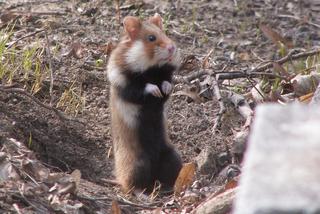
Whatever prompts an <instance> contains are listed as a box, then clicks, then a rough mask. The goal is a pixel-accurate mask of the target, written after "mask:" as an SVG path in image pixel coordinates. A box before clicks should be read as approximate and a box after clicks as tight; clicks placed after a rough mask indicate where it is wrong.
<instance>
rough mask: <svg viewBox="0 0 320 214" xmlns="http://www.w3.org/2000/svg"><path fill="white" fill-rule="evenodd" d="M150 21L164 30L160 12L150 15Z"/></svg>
mask: <svg viewBox="0 0 320 214" xmlns="http://www.w3.org/2000/svg"><path fill="white" fill-rule="evenodd" d="M149 22H151V23H152V24H154V25H156V26H157V27H158V28H160V30H162V18H161V16H160V15H159V14H158V13H156V14H154V16H152V17H150V18H149Z"/></svg>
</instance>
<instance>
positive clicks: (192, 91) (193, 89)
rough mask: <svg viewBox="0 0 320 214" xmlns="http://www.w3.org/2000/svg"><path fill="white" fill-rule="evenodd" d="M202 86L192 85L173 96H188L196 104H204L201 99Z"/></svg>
mask: <svg viewBox="0 0 320 214" xmlns="http://www.w3.org/2000/svg"><path fill="white" fill-rule="evenodd" d="M199 93H200V85H192V86H190V87H188V88H187V89H185V90H181V91H177V92H176V93H174V94H172V96H180V95H183V96H187V97H189V98H191V99H192V101H194V102H195V103H202V102H203V100H202V98H201V97H200V94H199Z"/></svg>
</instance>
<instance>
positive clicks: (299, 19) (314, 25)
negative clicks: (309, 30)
mask: <svg viewBox="0 0 320 214" xmlns="http://www.w3.org/2000/svg"><path fill="white" fill-rule="evenodd" d="M278 17H279V18H290V19H294V20H297V21H298V22H303V23H306V24H308V25H311V26H313V27H316V28H320V25H318V24H315V23H313V22H311V21H308V20H305V19H303V18H300V17H298V16H292V15H283V14H280V15H278Z"/></svg>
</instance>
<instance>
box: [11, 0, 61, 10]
mask: <svg viewBox="0 0 320 214" xmlns="http://www.w3.org/2000/svg"><path fill="white" fill-rule="evenodd" d="M63 1H64V0H40V1H39V0H35V1H23V2H19V3H16V4H12V5H10V6H9V7H7V8H6V10H12V9H15V8H17V7H23V6H29V5H34V4H37V5H39V4H45V3H51V4H52V3H60V2H63Z"/></svg>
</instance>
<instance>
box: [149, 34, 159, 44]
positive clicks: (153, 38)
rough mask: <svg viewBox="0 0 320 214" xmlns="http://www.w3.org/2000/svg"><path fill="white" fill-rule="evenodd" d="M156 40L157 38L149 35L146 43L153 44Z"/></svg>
mask: <svg viewBox="0 0 320 214" xmlns="http://www.w3.org/2000/svg"><path fill="white" fill-rule="evenodd" d="M156 39H157V37H156V36H155V35H149V36H148V41H149V42H154V41H156Z"/></svg>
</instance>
